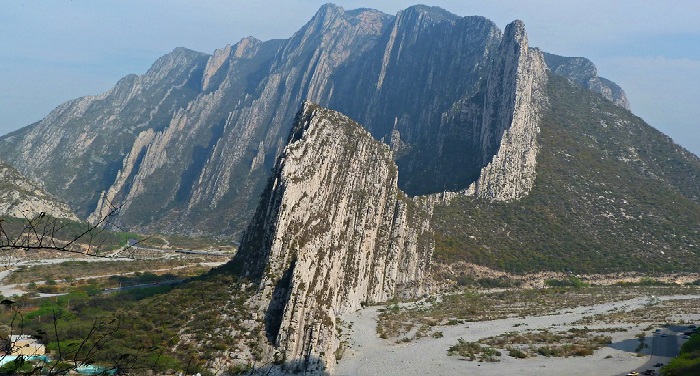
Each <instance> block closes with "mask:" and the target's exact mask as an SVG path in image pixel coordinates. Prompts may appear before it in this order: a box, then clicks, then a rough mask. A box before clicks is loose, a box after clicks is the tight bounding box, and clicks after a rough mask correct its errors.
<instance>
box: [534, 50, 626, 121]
mask: <svg viewBox="0 0 700 376" xmlns="http://www.w3.org/2000/svg"><path fill="white" fill-rule="evenodd" d="M544 59H545V62H546V63H547V66H548V67H549V69H551V70H552V72H554V73H555V74H557V75H559V76H563V77H566V78H567V79H568V80H569V81H571V82H573V83H575V84H576V85H578V86H581V87H584V88H586V89H589V90H591V91H593V92H596V93H599V94H601V95H602V96H603V97H605V98H606V99H608V100H609V101H612V102H613V103H615V104H616V105H618V106H620V107H622V108H624V109H627V110H629V109H630V103H629V101H628V100H627V95H626V94H625V91H624V90H622V88H621V87H619V86H618V85H617V84H615V83H614V82H612V81H610V80H608V79H605V78H603V77H599V76H598V68H596V66H595V64H593V62H592V61H590V60H588V59H586V58H585V57H565V56H559V55H555V54H550V53H546V52H545V53H544Z"/></svg>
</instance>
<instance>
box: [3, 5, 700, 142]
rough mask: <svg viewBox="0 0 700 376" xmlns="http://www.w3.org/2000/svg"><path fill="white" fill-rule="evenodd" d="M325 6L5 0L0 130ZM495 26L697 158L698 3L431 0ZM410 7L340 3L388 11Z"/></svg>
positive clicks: (285, 33) (287, 24)
mask: <svg viewBox="0 0 700 376" xmlns="http://www.w3.org/2000/svg"><path fill="white" fill-rule="evenodd" d="M325 2H327V1H316V0H287V1H264V0H263V1H260V0H258V1H241V0H237V1H234V0H219V1H214V0H197V1H194V0H192V1H185V0H168V1H166V0H162V1H156V0H101V1H93V0H72V1H68V0H52V1H49V0H31V1H30V0H26V1H23V0H12V1H10V0H8V1H2V2H0V35H2V38H1V39H0V134H5V133H8V132H10V131H12V130H14V129H18V128H20V127H23V126H25V125H28V124H30V123H32V122H34V121H37V120H40V119H41V118H43V117H44V116H46V115H47V114H48V113H49V112H50V111H51V110H52V109H53V108H54V107H56V106H57V105H59V104H61V103H63V102H65V101H67V100H69V99H73V98H77V97H80V96H83V95H91V94H99V93H101V92H104V91H106V90H107V89H109V88H110V87H111V86H113V85H114V84H115V83H116V82H117V80H118V79H119V78H121V77H123V76H125V75H127V74H129V73H137V74H143V73H144V72H145V71H146V70H147V69H148V68H149V66H150V65H151V64H152V63H153V62H154V61H155V60H156V59H157V58H158V57H160V56H162V55H164V54H166V53H168V52H170V51H172V50H173V49H174V48H175V47H187V48H190V49H193V50H197V51H202V52H207V53H211V52H213V51H214V49H216V48H221V47H223V46H225V45H226V44H233V43H235V42H237V41H238V40H240V39H241V38H243V37H246V36H254V37H256V38H258V39H262V40H267V39H271V38H288V37H290V36H291V35H292V33H293V32H294V31H296V30H298V29H299V28H300V27H301V26H302V25H304V24H305V23H306V22H307V21H308V20H309V19H310V18H311V17H312V16H313V14H314V13H315V12H316V10H317V9H318V8H319V7H320V6H321V5H322V4H323V3H325ZM423 2H424V3H426V4H428V5H437V6H440V7H443V8H445V9H447V10H449V11H451V12H453V13H455V14H457V15H460V16H471V15H480V16H485V17H487V18H489V19H491V20H493V21H494V22H496V24H497V25H498V26H499V27H501V28H504V27H505V25H506V24H507V23H509V22H511V21H512V20H514V19H521V20H523V21H524V22H525V26H526V30H527V32H528V36H529V40H530V45H531V46H535V47H540V48H542V49H543V50H545V51H547V52H551V53H556V54H560V55H565V56H584V57H587V58H589V59H591V60H592V61H593V62H594V63H595V64H596V65H597V66H598V72H599V74H600V75H601V76H603V77H606V78H608V79H611V80H613V81H615V82H616V83H618V84H619V85H620V86H622V88H623V89H624V90H625V91H626V92H627V96H628V98H629V100H630V102H631V106H632V111H633V112H634V113H635V114H637V115H639V116H640V117H642V118H644V119H645V120H646V121H647V122H648V123H650V124H651V125H652V126H654V127H656V128H658V129H659V130H661V131H662V132H664V133H666V134H667V135H669V136H671V137H672V138H673V139H674V140H675V141H676V142H678V143H679V144H681V145H683V146H684V147H686V148H687V149H689V150H690V151H692V152H694V153H695V154H700V120H698V119H700V103H698V102H699V101H700V22H697V20H698V19H700V1H697V0H674V1H667V0H617V1H610V0H587V1H581V0H577V1H574V0H502V1H484V0H436V1H432V2H427V1H425V0H423ZM415 3H416V2H414V1H404V0H387V1H381V2H370V1H357V0H345V1H336V2H335V4H338V5H340V6H342V7H343V8H345V9H356V8H362V7H364V8H374V9H379V10H381V11H384V12H386V13H389V14H395V13H396V12H397V11H399V10H401V9H404V8H406V7H408V6H410V5H413V4H415Z"/></svg>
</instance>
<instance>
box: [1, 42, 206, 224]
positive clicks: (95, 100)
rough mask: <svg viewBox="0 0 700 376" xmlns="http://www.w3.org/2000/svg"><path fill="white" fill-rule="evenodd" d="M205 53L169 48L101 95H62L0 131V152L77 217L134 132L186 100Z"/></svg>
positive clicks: (109, 176)
mask: <svg viewBox="0 0 700 376" xmlns="http://www.w3.org/2000/svg"><path fill="white" fill-rule="evenodd" d="M206 56H207V55H205V54H201V53H198V52H194V51H190V50H187V49H184V48H177V49H175V50H174V51H173V52H172V53H170V54H168V55H166V56H163V57H162V58H160V59H158V60H157V61H156V62H155V63H154V64H153V66H152V67H151V69H150V70H149V71H148V72H147V73H146V74H145V75H143V76H136V75H129V76H126V77H124V78H123V79H121V80H120V81H119V82H118V83H117V85H116V86H115V87H114V88H112V89H111V90H109V91H107V92H106V93H104V94H101V95H96V96H87V97H83V98H79V99H76V100H73V101H70V102H66V103H64V104H62V105H61V106H59V107H57V108H56V109H55V110H53V111H52V112H51V113H50V114H49V115H48V116H47V117H46V118H44V119H42V120H41V121H39V122H37V123H35V124H32V125H31V126H29V127H26V128H23V129H21V130H19V131H16V132H13V133H11V134H9V135H6V136H4V137H3V138H2V142H0V154H2V156H3V159H5V160H6V161H7V162H8V163H10V164H12V165H13V166H14V167H16V168H17V169H18V170H19V171H20V172H22V173H23V174H25V175H27V176H29V177H30V178H32V179H35V180H40V181H42V182H43V183H44V186H46V187H47V189H48V190H49V191H50V192H51V193H52V194H54V195H56V196H59V197H62V198H64V199H65V200H66V201H67V203H68V204H69V205H71V206H72V207H73V208H75V209H76V212H77V213H78V214H79V215H80V216H83V217H86V216H87V214H89V213H90V212H92V211H93V209H94V206H95V203H96V201H97V200H98V198H99V195H100V192H101V191H102V190H103V189H104V187H106V186H107V184H108V183H107V182H109V183H111V181H113V179H114V175H115V174H116V172H117V171H118V170H119V168H120V167H121V165H122V159H123V158H124V155H125V154H126V153H127V152H128V151H129V150H130V149H132V145H133V143H134V141H135V138H136V136H137V135H138V134H139V133H140V132H142V131H144V130H147V129H154V130H160V129H163V128H164V127H165V126H166V125H167V124H168V122H169V119H170V118H171V117H172V115H173V114H174V113H175V111H176V110H177V109H178V108H180V107H182V106H185V105H186V104H187V103H188V102H189V101H190V100H192V99H193V98H194V97H195V96H196V94H197V92H198V90H197V89H196V88H193V86H192V84H193V82H199V81H200V80H201V75H202V73H201V72H202V69H203V67H204V64H205V63H206Z"/></svg>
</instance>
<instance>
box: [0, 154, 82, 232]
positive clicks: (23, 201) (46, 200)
mask: <svg viewBox="0 0 700 376" xmlns="http://www.w3.org/2000/svg"><path fill="white" fill-rule="evenodd" d="M41 213H45V214H47V215H49V216H51V217H54V218H64V219H70V220H74V221H77V220H78V217H76V215H75V214H74V213H73V212H72V211H71V210H70V208H69V207H68V205H66V204H64V203H62V202H60V201H58V200H57V199H56V198H54V197H52V196H51V195H50V194H48V193H46V192H45V191H44V190H43V189H42V188H41V187H40V186H39V185H38V184H36V183H34V182H32V181H31V180H29V179H28V178H26V177H24V176H22V175H21V174H20V173H19V172H17V170H15V169H14V168H12V166H10V165H8V164H7V163H4V162H2V161H0V217H15V218H34V217H36V216H37V215H40V214H41Z"/></svg>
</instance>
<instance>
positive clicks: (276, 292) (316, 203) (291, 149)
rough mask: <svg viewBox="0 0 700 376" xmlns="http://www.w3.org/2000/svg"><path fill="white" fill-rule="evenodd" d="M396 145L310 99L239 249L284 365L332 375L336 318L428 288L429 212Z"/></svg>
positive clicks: (429, 254) (269, 332)
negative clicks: (400, 184) (410, 189)
mask: <svg viewBox="0 0 700 376" xmlns="http://www.w3.org/2000/svg"><path fill="white" fill-rule="evenodd" d="M397 180H398V173H397V168H396V165H395V164H394V162H393V160H392V153H391V151H390V150H389V147H388V146H387V145H385V144H383V143H381V142H379V141H377V140H375V139H373V138H372V136H371V135H370V134H369V133H368V132H367V131H365V130H364V129H363V128H362V127H361V126H360V125H358V124H357V123H355V122H353V121H352V120H350V119H348V118H347V117H345V116H344V115H341V114H340V113H337V112H334V111H331V110H327V109H324V108H321V107H318V106H316V105H314V104H310V103H308V102H307V103H305V104H304V106H303V109H302V111H301V112H300V113H299V114H298V116H297V120H296V126H295V128H294V129H293V133H292V138H291V139H290V142H289V143H288V145H287V147H286V148H285V150H284V152H283V154H282V156H281V157H280V159H279V162H278V164H277V167H276V173H275V175H274V177H273V179H272V180H271V181H270V186H269V187H268V191H267V194H266V195H264V197H263V200H262V201H261V203H260V206H259V207H258V213H257V215H256V218H255V219H254V222H253V224H252V225H251V227H249V229H248V231H247V233H246V236H245V238H244V240H243V244H242V247H241V252H242V253H244V254H245V253H247V252H249V253H250V257H249V263H250V264H251V265H257V266H250V267H249V268H248V270H251V271H253V273H259V274H260V277H259V278H260V282H259V283H260V293H259V294H258V296H257V297H256V301H257V302H258V303H257V305H258V309H259V310H260V311H261V315H264V316H265V327H266V328H265V332H266V335H267V339H268V341H270V342H271V344H272V345H273V346H274V347H275V350H274V351H276V352H278V353H279V354H281V358H282V359H284V360H285V362H286V363H285V367H288V368H290V369H301V370H305V371H306V372H321V371H328V370H330V369H332V367H333V365H334V364H335V351H336V350H337V349H338V346H339V341H338V339H337V337H336V326H337V325H338V323H337V317H338V316H340V315H342V314H344V313H348V312H352V311H354V310H357V309H359V308H360V307H361V305H362V304H363V302H380V301H386V300H388V299H390V298H391V297H394V296H396V295H398V294H413V295H415V294H419V293H422V292H423V286H422V282H423V280H424V278H425V276H426V275H428V273H429V262H430V257H431V255H432V249H433V246H432V240H431V239H432V236H431V235H430V226H429V210H428V209H427V208H423V207H422V206H421V203H420V202H419V201H417V200H412V199H409V198H407V197H405V196H404V195H403V193H402V192H400V191H399V189H398V188H397Z"/></svg>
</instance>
